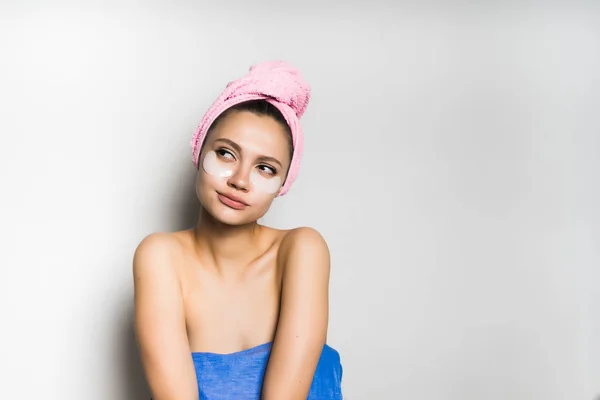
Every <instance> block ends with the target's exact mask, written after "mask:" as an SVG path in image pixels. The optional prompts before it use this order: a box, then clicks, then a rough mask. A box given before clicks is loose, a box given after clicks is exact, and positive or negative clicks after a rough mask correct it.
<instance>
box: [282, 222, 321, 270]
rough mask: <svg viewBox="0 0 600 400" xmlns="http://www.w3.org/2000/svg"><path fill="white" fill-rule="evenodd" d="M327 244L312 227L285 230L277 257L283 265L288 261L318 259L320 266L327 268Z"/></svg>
mask: <svg viewBox="0 0 600 400" xmlns="http://www.w3.org/2000/svg"><path fill="white" fill-rule="evenodd" d="M329 258H330V254H329V246H328V245H327V242H326V241H325V239H324V238H323V236H322V235H321V233H319V231H317V230H316V229H314V228H310V227H300V228H295V229H291V230H289V231H287V232H286V233H285V235H284V237H283V239H282V241H281V246H280V250H279V259H280V261H283V263H284V265H286V264H289V261H294V260H304V261H320V262H319V263H318V265H320V268H325V269H327V270H329Z"/></svg>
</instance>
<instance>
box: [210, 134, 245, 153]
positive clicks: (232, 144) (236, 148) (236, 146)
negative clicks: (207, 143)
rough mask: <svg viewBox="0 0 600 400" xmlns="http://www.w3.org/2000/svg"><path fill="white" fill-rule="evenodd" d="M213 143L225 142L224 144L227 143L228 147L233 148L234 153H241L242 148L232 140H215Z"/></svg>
mask: <svg viewBox="0 0 600 400" xmlns="http://www.w3.org/2000/svg"><path fill="white" fill-rule="evenodd" d="M215 142H225V143H227V144H228V145H230V146H231V147H233V149H234V150H235V151H237V152H238V153H241V152H242V148H241V147H240V145H239V144H237V143H236V142H234V141H233V140H231V139H227V138H218V139H215Z"/></svg>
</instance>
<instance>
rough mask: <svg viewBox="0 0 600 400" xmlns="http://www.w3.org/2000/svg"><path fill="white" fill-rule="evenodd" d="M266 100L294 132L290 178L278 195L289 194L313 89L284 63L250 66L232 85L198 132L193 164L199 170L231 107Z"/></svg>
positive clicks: (296, 167)
mask: <svg viewBox="0 0 600 400" xmlns="http://www.w3.org/2000/svg"><path fill="white" fill-rule="evenodd" d="M260 99H263V100H266V101H268V102H269V103H271V104H272V105H274V106H275V107H277V109H278V110H279V111H280V112H281V114H283V117H284V118H285V120H286V121H287V123H288V125H289V127H290V130H291V132H292V144H293V147H294V153H293V155H292V161H291V164H290V169H289V171H288V175H287V178H286V180H285V182H284V184H283V188H282V189H281V191H280V192H279V196H283V195H284V194H286V193H287V191H288V190H289V188H290V186H291V185H292V183H294V180H295V179H296V176H297V175H298V170H299V169H300V158H301V157H302V150H303V143H304V142H303V136H302V127H301V126H300V117H301V116H302V114H304V111H305V110H306V107H307V106H308V101H309V99H310V87H309V85H308V83H306V81H305V80H304V79H303V78H302V76H301V75H300V72H299V71H298V70H297V69H295V68H294V67H292V66H291V65H290V64H288V63H286V62H284V61H268V62H263V63H260V64H256V65H253V66H252V67H250V71H249V72H248V73H247V74H246V75H245V76H243V77H242V78H240V79H238V80H236V81H233V82H230V83H229V84H228V85H227V87H226V88H225V90H224V91H223V93H221V95H220V96H219V97H218V98H217V99H216V100H215V102H214V103H213V104H212V106H211V107H210V108H209V109H208V111H207V112H206V114H204V117H203V118H202V121H201V122H200V125H199V126H198V129H197V130H196V133H195V134H194V136H193V138H192V141H191V143H190V144H191V146H192V161H193V162H194V165H195V166H196V168H198V158H199V156H200V149H201V148H202V143H203V142H204V139H205V138H206V134H207V132H208V129H209V128H210V126H211V125H212V123H213V122H214V120H215V119H216V118H217V117H218V116H219V115H220V114H221V113H222V112H223V111H225V110H227V109H228V108H230V107H232V106H234V105H236V104H239V103H243V102H245V101H250V100H260Z"/></svg>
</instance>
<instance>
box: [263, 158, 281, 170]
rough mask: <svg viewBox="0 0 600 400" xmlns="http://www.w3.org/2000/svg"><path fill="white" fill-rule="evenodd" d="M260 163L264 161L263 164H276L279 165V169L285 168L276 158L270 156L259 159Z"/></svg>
mask: <svg viewBox="0 0 600 400" xmlns="http://www.w3.org/2000/svg"><path fill="white" fill-rule="evenodd" d="M258 160H259V161H263V162H272V163H274V164H279V168H283V164H281V163H280V162H279V160H278V159H276V158H274V157H269V156H260V157H258Z"/></svg>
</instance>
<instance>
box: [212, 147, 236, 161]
mask: <svg viewBox="0 0 600 400" xmlns="http://www.w3.org/2000/svg"><path fill="white" fill-rule="evenodd" d="M215 153H217V154H218V155H219V157H221V158H225V159H227V160H234V159H235V157H234V156H233V154H231V152H229V151H227V150H225V149H219V150H217V151H216V152H215Z"/></svg>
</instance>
